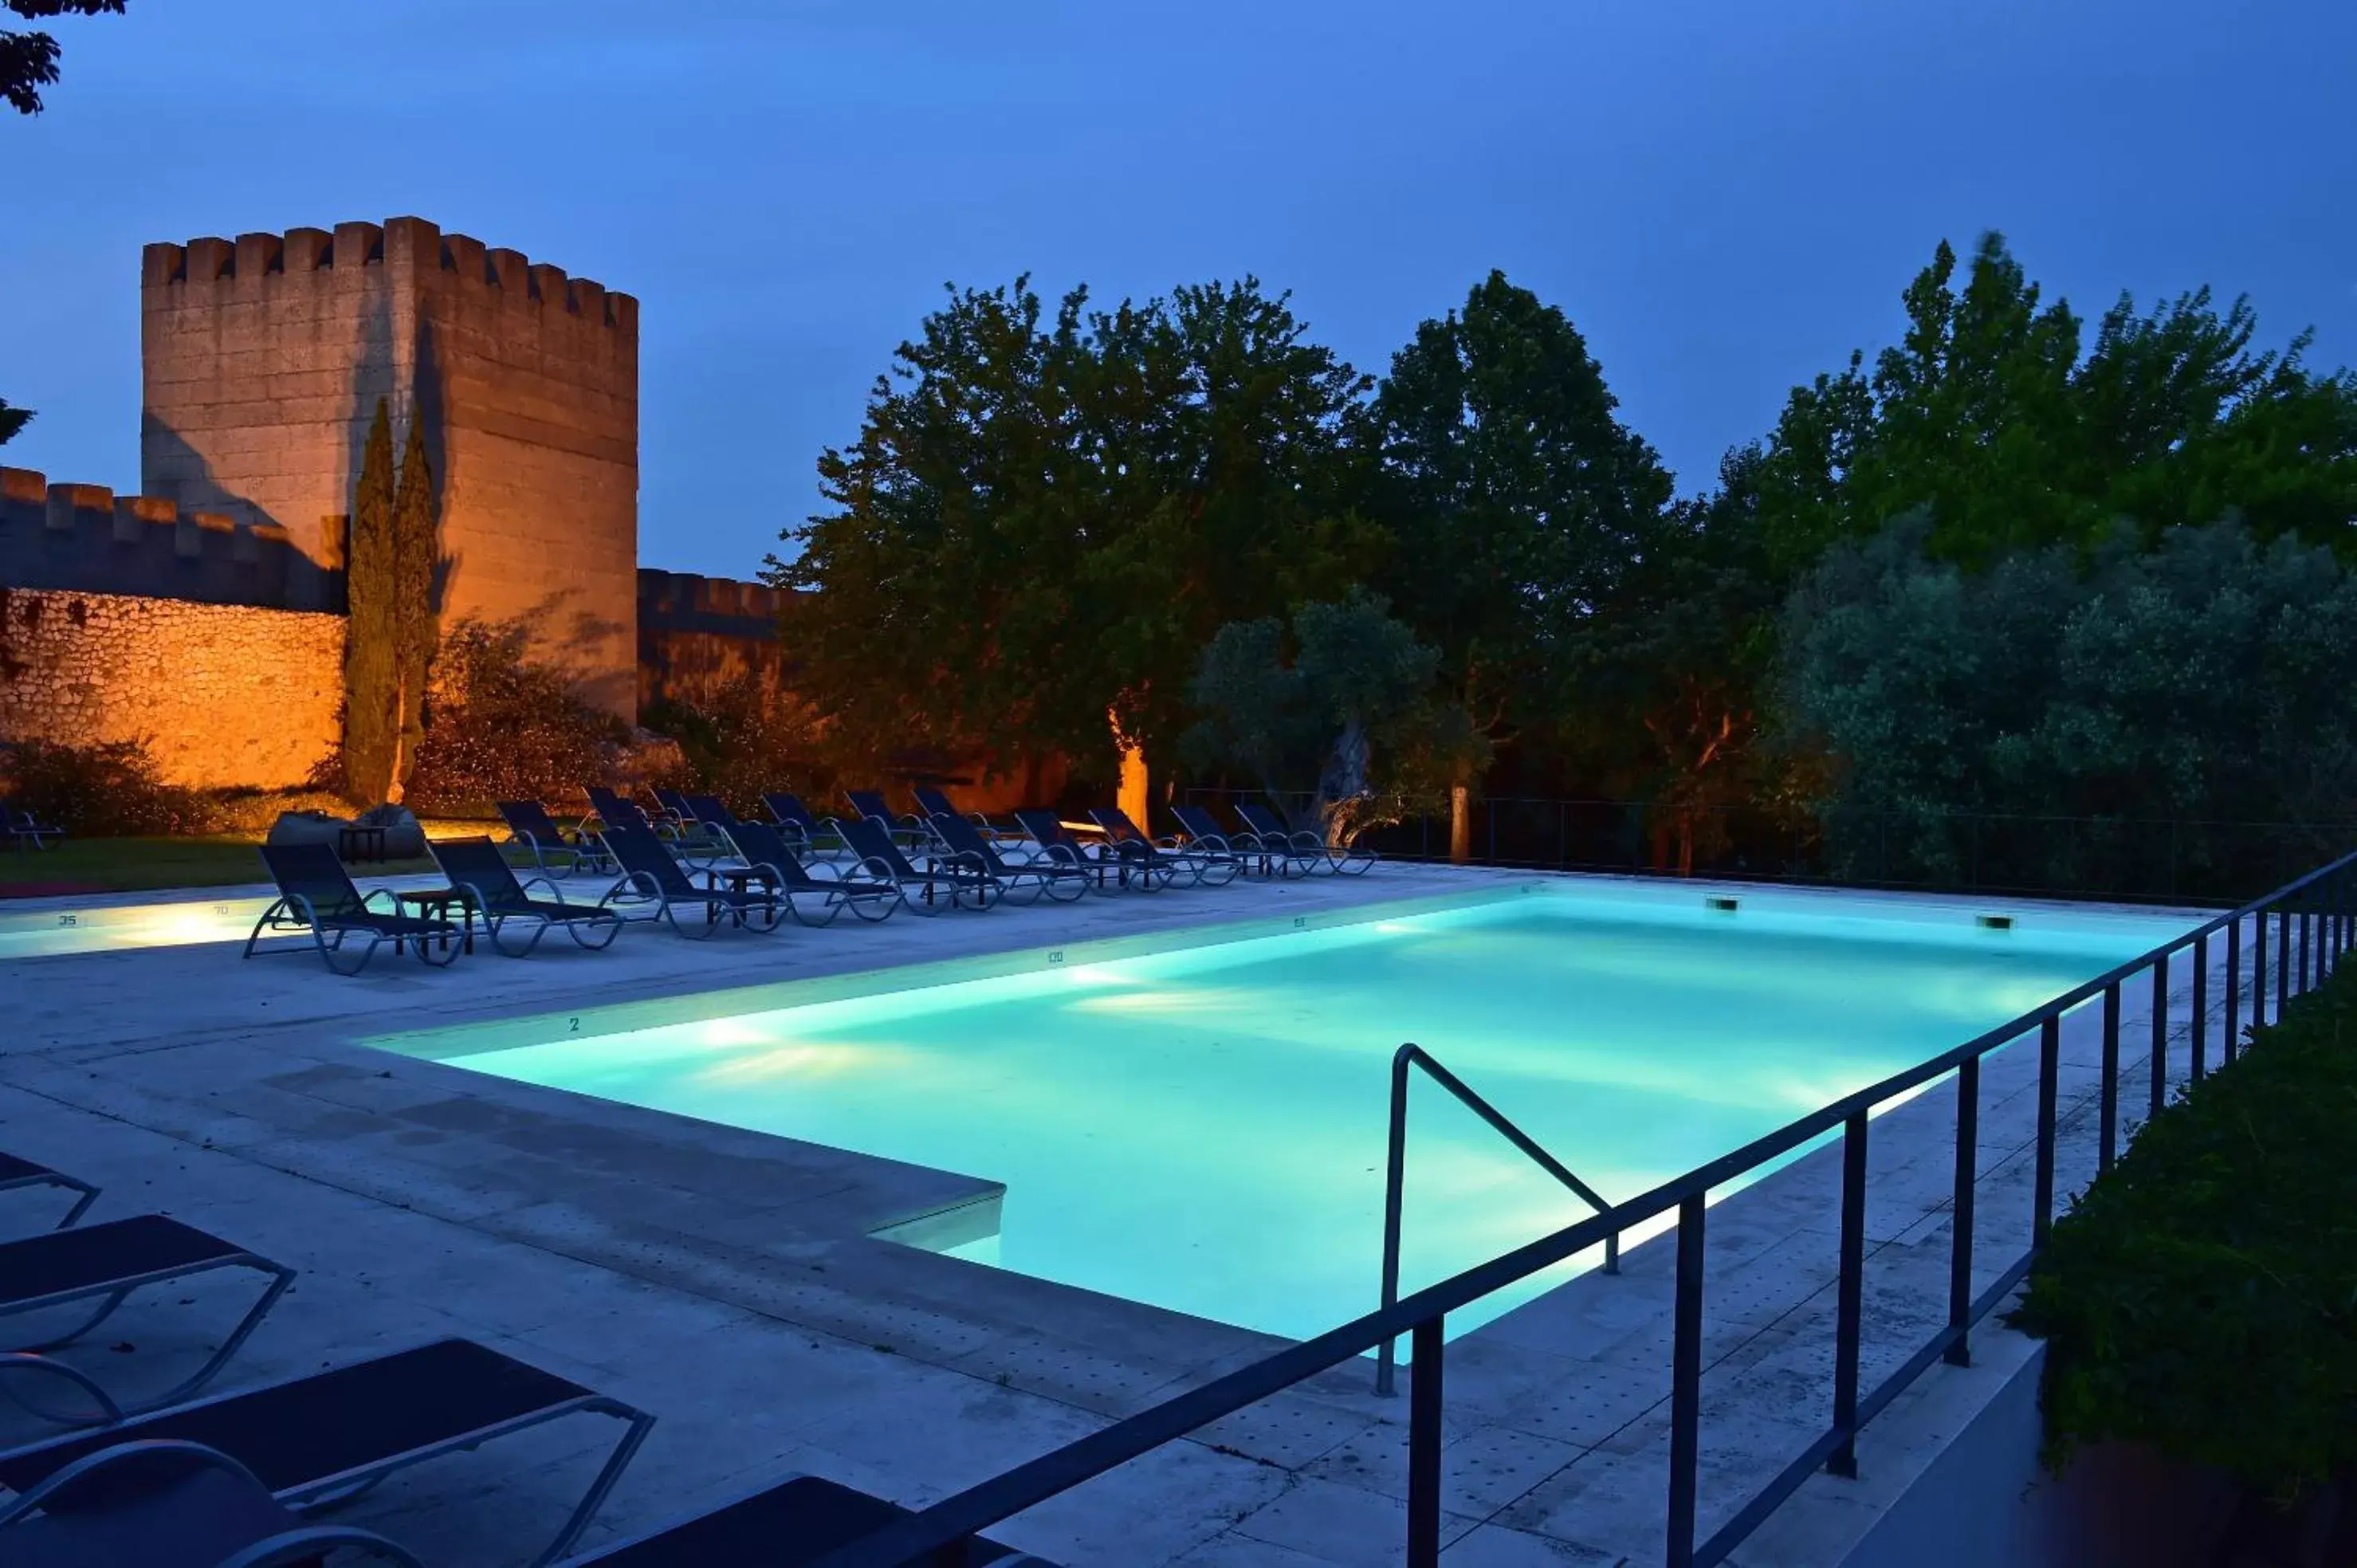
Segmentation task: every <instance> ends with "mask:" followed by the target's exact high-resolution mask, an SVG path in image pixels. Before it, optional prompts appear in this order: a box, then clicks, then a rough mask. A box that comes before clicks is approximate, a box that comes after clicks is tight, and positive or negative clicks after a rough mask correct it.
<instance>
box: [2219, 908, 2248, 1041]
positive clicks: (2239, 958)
mask: <svg viewBox="0 0 2357 1568" xmlns="http://www.w3.org/2000/svg"><path fill="white" fill-rule="evenodd" d="M2242 1032H2243V919H2242V917H2241V916H2239V915H2237V916H2236V917H2234V918H2233V919H2231V920H2228V921H2227V922H2226V1026H2225V1027H2224V1028H2223V1029H2222V1030H2220V1031H2219V1036H2218V1059H2219V1060H2220V1061H2222V1062H2230V1061H2233V1059H2234V1040H2235V1038H2236V1036H2239V1035H2241V1034H2242Z"/></svg>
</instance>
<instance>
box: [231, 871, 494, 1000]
mask: <svg viewBox="0 0 2357 1568" xmlns="http://www.w3.org/2000/svg"><path fill="white" fill-rule="evenodd" d="M262 860H263V864H264V865H267V866H268V867H269V868H270V876H271V880H272V881H274V882H275V883H277V885H278V898H277V901H276V902H275V903H274V904H272V905H271V906H270V908H267V909H264V911H263V912H262V918H261V919H259V920H256V921H255V922H254V923H253V934H252V935H251V936H249V937H247V938H246V939H245V956H246V957H247V958H252V957H253V950H254V946H255V944H256V943H258V942H260V941H261V940H262V939H263V938H264V937H265V936H301V935H307V936H308V937H309V938H310V939H311V941H312V944H313V945H314V946H315V947H317V949H318V950H319V957H320V958H321V959H322V960H324V961H326V962H327V965H328V968H329V969H331V970H333V971H335V972H337V973H338V974H358V973H359V972H361V970H363V969H365V968H367V967H368V961H369V960H370V959H371V958H373V957H375V956H376V950H377V945H378V944H379V943H381V942H387V941H389V942H391V943H393V951H395V952H399V951H400V950H402V948H403V947H404V946H407V947H409V948H410V949H411V950H414V952H415V953H416V954H417V958H418V961H420V962H422V963H427V964H432V965H434V966H436V968H439V967H440V966H441V965H443V964H447V963H448V962H449V961H451V960H453V959H455V958H457V956H458V951H459V946H460V944H461V943H462V942H463V941H464V940H465V937H466V933H465V931H464V930H463V929H460V928H459V927H458V926H457V924H455V923H454V922H453V921H452V920H451V919H450V918H449V916H448V914H447V910H445V912H443V913H439V914H436V913H433V912H431V900H430V898H429V899H427V900H425V901H424V902H421V903H420V908H421V909H425V910H426V911H427V912H425V913H421V914H416V915H404V914H403V913H402V912H401V908H402V904H403V901H404V900H403V896H402V895H400V894H396V893H393V892H389V891H387V890H386V889H384V888H382V887H380V888H376V889H374V890H373V891H371V893H369V894H368V895H367V897H362V896H361V890H360V889H359V888H357V887H355V886H352V878H351V874H350V872H347V871H346V870H345V869H344V863H343V862H342V861H340V860H339V859H337V858H336V852H335V851H334V850H333V849H331V848H329V847H328V845H326V844H323V843H270V844H264V845H263V846H262ZM408 897H409V899H410V901H412V902H418V901H419V896H418V895H415V894H412V895H409V896H408ZM379 899H382V900H384V901H385V903H386V904H387V905H388V906H390V907H389V908H379V907H378V904H377V900H379ZM354 937H365V938H367V939H368V946H367V947H365V948H363V949H361V953H360V957H359V958H358V959H356V960H355V959H352V958H350V955H349V954H347V953H346V952H345V951H344V944H345V942H346V941H348V940H350V939H351V938H354ZM347 964H349V965H350V967H346V966H347Z"/></svg>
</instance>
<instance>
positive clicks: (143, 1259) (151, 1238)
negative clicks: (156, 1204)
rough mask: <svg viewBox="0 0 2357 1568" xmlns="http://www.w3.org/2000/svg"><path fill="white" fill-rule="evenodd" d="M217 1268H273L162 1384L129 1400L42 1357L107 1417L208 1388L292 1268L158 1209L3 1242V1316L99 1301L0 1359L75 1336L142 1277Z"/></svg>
mask: <svg viewBox="0 0 2357 1568" xmlns="http://www.w3.org/2000/svg"><path fill="white" fill-rule="evenodd" d="M216 1269H252V1270H254V1271H256V1272H257V1273H264V1274H267V1275H269V1276H270V1283H269V1284H268V1285H267V1286H265V1287H264V1290H263V1293H262V1297H261V1299H260V1300H258V1301H256V1302H255V1303H254V1304H253V1306H252V1307H251V1308H249V1309H248V1310H247V1312H246V1315H245V1316H244V1317H243V1318H242V1319H240V1320H239V1322H238V1325H237V1326H236V1327H235V1328H234V1329H232V1330H231V1331H230V1334H229V1336H228V1337H227V1338H225V1339H223V1340H222V1341H221V1344H220V1345H219V1346H218V1347H217V1348H215V1349H214V1351H213V1353H212V1355H211V1356H210V1358H208V1359H207V1360H206V1361H205V1363H204V1365H203V1366H201V1367H199V1368H198V1369H196V1371H194V1372H193V1373H191V1374H189V1375H188V1377H187V1378H185V1379H183V1380H181V1381H179V1382H178V1383H176V1384H174V1385H173V1386H172V1387H171V1388H170V1389H169V1390H167V1391H165V1392H164V1393H161V1394H158V1395H156V1397H154V1398H153V1399H149V1400H145V1401H143V1402H138V1403H136V1404H129V1405H126V1404H124V1403H123V1402H121V1401H119V1400H116V1399H115V1398H114V1397H113V1396H112V1395H111V1394H109V1393H107V1392H106V1391H105V1390H104V1389H103V1388H102V1386H101V1385H100V1384H99V1383H98V1381H97V1380H95V1379H93V1378H91V1377H90V1376H89V1375H88V1374H86V1373H83V1372H81V1371H79V1370H77V1369H73V1368H70V1367H67V1366H65V1365H64V1363H62V1362H45V1363H44V1364H45V1365H48V1366H51V1367H54V1368H55V1369H57V1371H56V1375H57V1377H58V1378H59V1379H61V1380H65V1381H67V1382H70V1383H72V1384H74V1385H75V1386H76V1387H78V1388H79V1389H81V1391H82V1392H83V1393H84V1394H85V1395H87V1396H88V1397H89V1399H90V1401H91V1406H92V1408H93V1409H94V1411H95V1412H98V1413H101V1414H103V1415H106V1416H108V1417H110V1418H115V1417H119V1416H121V1415H125V1414H132V1413H135V1412H139V1411H144V1410H155V1409H157V1408H159V1407H161V1406H164V1405H167V1404H177V1403H178V1402H180V1401H182V1400H184V1399H186V1398H188V1396H189V1395H190V1394H192V1393H194V1392H196V1391H197V1390H199V1389H200V1388H202V1387H204V1385H205V1384H206V1383H207V1382H208V1381H210V1380H211V1378H212V1376H213V1374H215V1373H216V1372H218V1371H220V1370H221V1368H222V1367H223V1366H224V1365H225V1364H227V1362H228V1360H229V1359H230V1358H231V1356H233V1355H235V1354H236V1353H237V1348H238V1347H239V1346H241V1345H242V1344H244V1343H245V1337H246V1336H247V1335H249V1334H251V1333H253V1329H254V1326H255V1325H257V1324H259V1323H260V1322H261V1321H262V1319H263V1317H264V1315H265V1314H267V1313H268V1312H269V1311H270V1309H271V1307H272V1306H274V1305H276V1304H277V1301H278V1298H279V1296H280V1295H282V1294H285V1290H286V1287H287V1286H288V1285H289V1284H290V1283H293V1282H294V1279H295V1271H294V1270H292V1269H290V1268H287V1267H286V1266H285V1264H283V1263H274V1262H271V1261H270V1260H269V1259H267V1258H265V1257H263V1256H262V1255H261V1254H260V1253H258V1252H253V1251H248V1250H247V1249H245V1248H243V1247H241V1246H239V1245H238V1244H237V1243H236V1242H234V1241H224V1240H221V1238H220V1237H218V1236H214V1235H210V1234H209V1233H207V1232H205V1231H202V1230H198V1229H197V1228H196V1227H195V1226H193V1225H184V1224H182V1223H181V1222H180V1221H178V1220H177V1219H169V1218H167V1217H166V1216H164V1215H161V1214H141V1215H135V1216H134V1217H132V1218H131V1219H109V1220H106V1221H104V1222H102V1223H101V1224H97V1225H77V1226H75V1227H73V1228H72V1229H70V1230H50V1231H47V1232H45V1233H43V1234H41V1235H38V1236H28V1237H26V1238H25V1239H24V1240H20V1241H10V1242H6V1243H5V1244H0V1316H8V1317H13V1316H18V1315H20V1314H23V1313H28V1312H45V1311H48V1309H50V1308H52V1307H65V1306H73V1305H77V1304H80V1303H83V1302H89V1301H93V1300H94V1301H96V1302H97V1303H98V1305H97V1307H96V1309H95V1310H94V1311H92V1312H91V1316H89V1317H88V1318H87V1319H85V1320H84V1321H83V1322H82V1324H81V1326H79V1327H77V1328H75V1329H74V1330H72V1332H70V1333H67V1334H52V1335H50V1336H48V1337H46V1338H44V1339H42V1340H40V1341H39V1342H38V1344H30V1345H23V1344H15V1345H11V1346H10V1350H11V1351H12V1352H14V1354H12V1355H10V1356H8V1357H5V1358H0V1366H7V1367H10V1368H14V1367H15V1366H16V1365H17V1364H18V1359H19V1358H20V1357H22V1356H25V1355H31V1356H39V1355H40V1354H41V1353H42V1352H45V1351H49V1350H55V1349H58V1348H61V1347H63V1346H67V1345H70V1344H72V1343H73V1342H74V1341H75V1340H77V1339H79V1338H81V1337H82V1336H83V1335H85V1334H87V1333H89V1332H90V1331H91V1329H93V1328H96V1327H97V1326H99V1325H100V1324H102V1323H103V1322H105V1321H106V1320H107V1319H108V1318H109V1317H111V1316H113V1315H114V1312H115V1309H116V1308H118V1307H120V1306H121V1305H123V1304H124V1300H125V1299H126V1298H128V1297H129V1296H130V1295H131V1294H133V1293H135V1291H137V1290H138V1289H139V1288H140V1287H141V1286H143V1285H152V1284H163V1283H167V1282H170V1281H174V1280H185V1279H189V1278H192V1277H194V1276H195V1275H198V1274H204V1273H212V1272H213V1271H214V1270H216ZM0 1396H5V1397H7V1398H11V1399H14V1400H15V1401H16V1402H17V1403H19V1404H22V1405H24V1406H25V1408H26V1409H27V1410H30V1411H32V1412H34V1413H35V1414H37V1415H42V1416H45V1417H48V1419H52V1420H68V1421H71V1420H78V1419H87V1415H85V1414H82V1413H81V1412H65V1413H59V1412H57V1410H56V1407H54V1406H46V1405H44V1404H43V1403H40V1402H38V1399H39V1396H38V1395H28V1394H27V1392H26V1391H25V1388H24V1386H23V1385H22V1384H17V1383H11V1382H7V1381H0Z"/></svg>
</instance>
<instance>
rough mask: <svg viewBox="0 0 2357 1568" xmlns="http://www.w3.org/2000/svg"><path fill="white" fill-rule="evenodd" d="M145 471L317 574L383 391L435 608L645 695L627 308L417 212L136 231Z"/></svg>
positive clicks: (634, 334) (624, 696) (327, 560)
mask: <svg viewBox="0 0 2357 1568" xmlns="http://www.w3.org/2000/svg"><path fill="white" fill-rule="evenodd" d="M141 306H142V309H141V339H142V346H143V360H144V377H143V388H144V407H143V410H142V414H141V435H140V455H141V485H142V489H144V491H145V493H146V494H148V495H150V496H155V497H158V498H163V499H168V500H170V501H172V502H173V503H175V504H177V505H178V506H179V507H182V508H185V509H190V510H194V509H203V510H208V511H211V512H217V513H221V514H224V515H226V516H229V517H231V518H234V519H237V520H238V521H242V522H243V523H246V524H248V525H249V526H253V525H260V526H263V527H271V526H275V527H279V528H283V529H285V534H286V538H287V539H288V541H289V542H291V543H292V545H293V546H294V547H295V548H296V549H298V550H299V551H301V552H302V553H303V554H304V555H305V556H306V557H307V559H308V560H309V561H311V562H313V563H315V564H317V565H318V566H320V567H323V568H326V569H328V570H329V571H333V570H335V569H338V568H339V567H340V566H341V564H342V555H343V531H344V518H345V515H346V514H347V513H348V512H349V510H350V497H351V491H352V480H353V477H354V475H355V472H356V470H357V467H358V465H359V460H360V452H361V444H362V442H363V441H364V440H365V438H366V435H367V432H368V425H369V421H370V419H371V417H372V416H373V414H374V413H375V409H376V404H377V402H378V400H379V399H380V398H382V399H384V400H386V401H387V402H388V403H389V404H390V406H391V409H392V411H393V419H394V424H395V432H394V433H395V439H396V442H398V441H400V440H404V439H405V438H406V435H407V432H408V429H409V426H410V424H411V423H412V422H416V423H417V424H418V425H419V428H420V429H421V430H422V432H423V434H424V436H425V444H426V451H427V455H428V457H429V459H430V460H431V462H432V465H433V468H434V472H435V475H436V479H437V482H438V485H439V489H440V496H439V498H438V499H439V501H440V511H441V531H442V537H441V549H440V554H441V563H440V572H439V581H440V596H439V604H440V607H441V612H442V618H443V622H444V624H445V625H446V626H447V625H448V624H449V623H450V622H451V621H453V620H454V619H457V618H460V617H468V616H471V617H476V618H484V619H501V620H503V619H510V618H520V617H521V618H529V619H530V621H531V622H532V624H533V644H534V649H535V652H536V654H537V655H538V656H539V657H541V658H543V659H545V660H550V661H552V662H556V663H560V664H563V665H565V666H566V667H568V668H570V669H571V670H572V671H574V672H575V674H576V679H577V681H578V682H579V684H580V686H581V689H582V692H583V694H584V695H585V696H587V697H588V698H589V699H590V700H592V701H593V702H596V703H598V704H599V705H600V706H603V707H606V708H608V710H610V711H612V712H615V713H618V714H623V715H625V716H629V715H630V714H632V712H633V710H634V708H635V706H636V701H637V694H638V693H637V685H638V681H637V670H636V664H637V642H638V639H637V634H636V613H637V580H636V571H637V564H638V563H637V555H638V379H639V378H638V358H639V356H638V302H637V301H636V300H635V299H633V298H632V297H631V296H630V295H624V294H616V293H610V292H608V290H607V289H605V288H604V287H603V286H602V285H598V284H596V283H593V282H590V281H589V280H587V279H586V278H573V277H568V276H567V275H566V274H565V272H564V271H563V270H562V269H561V268H558V267H554V266H550V265H547V264H545V263H533V262H532V261H530V260H529V259H528V258H526V257H525V256H523V255H522V254H521V253H519V252H514V251H508V250H492V249H489V248H487V247H486V246H485V245H484V244H483V243H482V242H479V241H477V240H473V239H470V238H468V237H467V236H465V235H462V234H445V233H443V232H442V231H441V230H440V229H438V228H437V227H436V226H435V225H434V224H431V223H428V222H425V220H421V219H416V218H395V219H392V220H388V221H386V222H384V223H382V224H375V223H343V224H339V225H338V226H337V227H336V229H335V230H334V231H333V232H329V231H326V230H320V229H293V230H289V231H286V232H285V233H283V234H244V235H240V236H239V237H238V238H237V239H236V240H234V241H231V240H223V239H199V240H192V241H189V242H187V243H186V244H155V245H150V246H148V247H147V248H146V251H145V255H144V256H143V258H142V269H141Z"/></svg>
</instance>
